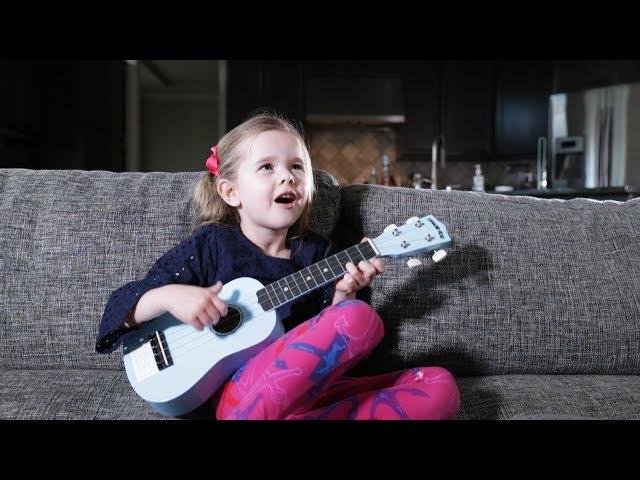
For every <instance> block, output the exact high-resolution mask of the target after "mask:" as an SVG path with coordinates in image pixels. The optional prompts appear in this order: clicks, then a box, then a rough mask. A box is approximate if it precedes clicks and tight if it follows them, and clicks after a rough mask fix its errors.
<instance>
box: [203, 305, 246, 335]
mask: <svg viewBox="0 0 640 480" xmlns="http://www.w3.org/2000/svg"><path fill="white" fill-rule="evenodd" d="M227 310H228V311H227V315H226V316H224V317H220V321H219V322H218V323H216V324H215V325H211V327H210V328H211V330H213V333H215V334H216V335H229V334H230V333H233V332H235V331H236V330H237V329H238V327H239V326H240V325H241V324H242V312H241V311H240V310H239V309H238V308H236V307H234V306H233V305H227Z"/></svg>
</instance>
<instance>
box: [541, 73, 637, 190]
mask: <svg viewBox="0 0 640 480" xmlns="http://www.w3.org/2000/svg"><path fill="white" fill-rule="evenodd" d="M549 137H550V141H549V149H550V153H551V186H552V187H556V188H561V187H568V188H596V187H621V186H626V185H630V186H634V187H638V186H640V83H633V84H624V85H615V86H610V87H603V88H594V89H589V90H584V91H579V92H570V93H557V94H554V95H551V96H550V99H549Z"/></svg>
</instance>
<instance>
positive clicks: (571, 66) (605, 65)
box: [553, 60, 640, 93]
mask: <svg viewBox="0 0 640 480" xmlns="http://www.w3.org/2000/svg"><path fill="white" fill-rule="evenodd" d="M553 63H554V65H553V66H554V77H553V92H554V93H565V92H575V91H578V90H586V89H590V88H599V87H606V86H608V85H615V84H619V83H636V82H640V61H638V60H559V61H555V62H553Z"/></svg>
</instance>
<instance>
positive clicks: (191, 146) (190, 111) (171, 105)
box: [141, 94, 218, 172]
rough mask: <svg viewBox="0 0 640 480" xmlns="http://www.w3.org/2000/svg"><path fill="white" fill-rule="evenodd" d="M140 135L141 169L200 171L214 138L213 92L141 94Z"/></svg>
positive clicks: (144, 170) (214, 107) (215, 112)
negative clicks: (207, 93)
mask: <svg viewBox="0 0 640 480" xmlns="http://www.w3.org/2000/svg"><path fill="white" fill-rule="evenodd" d="M141 136H142V143H141V156H142V164H141V170H142V171H143V172H152V171H162V172H187V171H197V170H203V169H204V162H205V161H206V159H207V157H208V156H209V155H210V153H211V152H210V151H209V149H210V148H211V146H212V145H215V144H216V143H217V141H218V98H217V95H215V96H214V95H209V96H205V95H195V94H194V95H188V94H182V95H171V94H167V95H162V94H150V95H147V94H145V95H143V98H142V115H141Z"/></svg>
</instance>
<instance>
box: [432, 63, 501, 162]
mask: <svg viewBox="0 0 640 480" xmlns="http://www.w3.org/2000/svg"><path fill="white" fill-rule="evenodd" d="M493 102H494V90H493V65H492V63H490V62H483V61H457V62H445V64H444V65H443V72H442V103H441V105H442V113H441V114H442V121H441V125H442V132H443V135H444V139H445V146H446V150H447V158H448V159H450V160H469V161H486V160H487V159H488V157H489V155H490V153H491V151H492V139H491V137H492V132H493V129H492V128H491V126H492V122H493V111H494V109H493Z"/></svg>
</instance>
